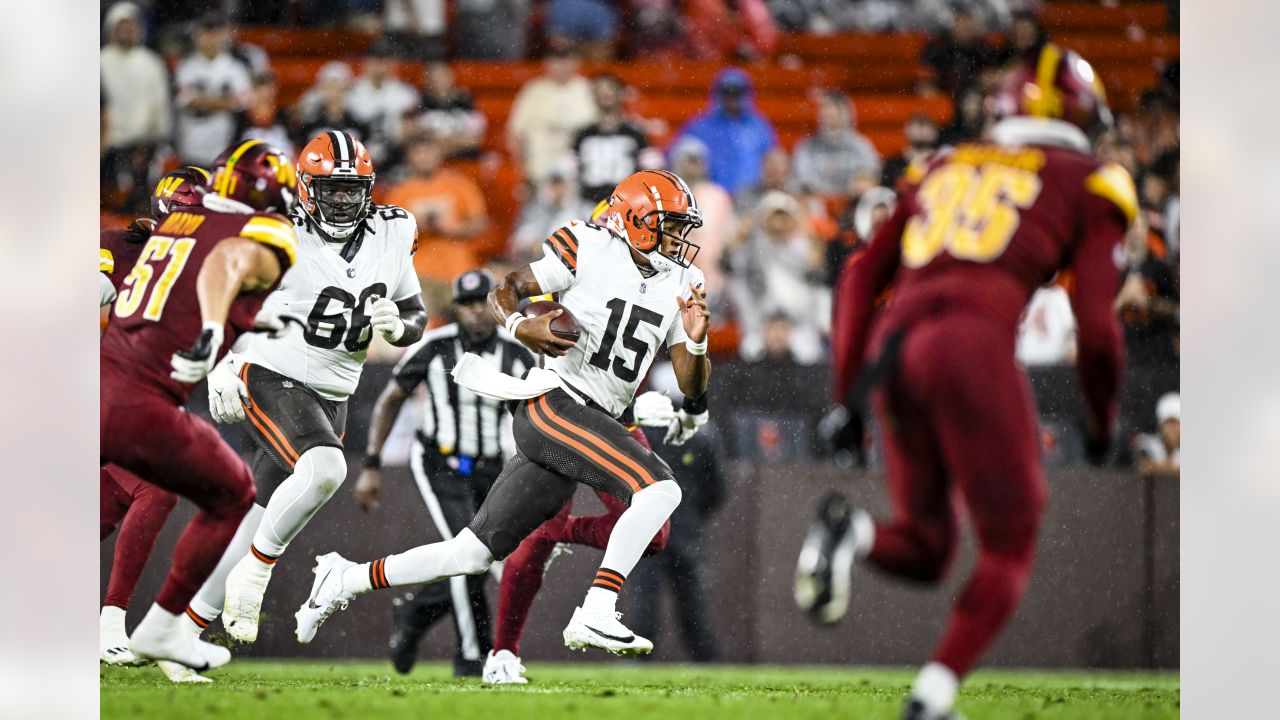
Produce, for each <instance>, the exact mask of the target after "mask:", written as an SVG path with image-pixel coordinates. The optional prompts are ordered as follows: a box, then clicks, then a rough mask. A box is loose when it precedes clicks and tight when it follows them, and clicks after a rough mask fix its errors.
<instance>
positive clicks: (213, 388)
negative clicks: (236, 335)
mask: <svg viewBox="0 0 1280 720" xmlns="http://www.w3.org/2000/svg"><path fill="white" fill-rule="evenodd" d="M248 402H249V390H248V388H246V387H245V386H244V381H243V380H241V379H240V376H239V375H236V362H235V358H234V357H232V356H231V355H227V357H226V358H225V359H223V361H222V362H220V363H218V364H217V365H215V366H214V368H213V371H212V372H210V373H209V414H210V415H211V416H213V419H214V421H215V422H220V423H237V422H241V421H243V420H244V408H245V404H246V403H248Z"/></svg>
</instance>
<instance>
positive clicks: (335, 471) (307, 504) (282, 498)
mask: <svg viewBox="0 0 1280 720" xmlns="http://www.w3.org/2000/svg"><path fill="white" fill-rule="evenodd" d="M346 477H347V461H346V458H344V457H343V455H342V451H341V450H339V449H338V448H336V447H331V446H328V445H323V446H320V447H314V448H311V449H310V450H308V451H306V452H304V453H302V457H300V458H298V462H296V463H294V466H293V474H292V475H290V476H289V477H288V478H286V479H285V481H284V482H282V483H280V487H278V488H276V491H275V493H274V494H273V495H272V496H271V501H270V502H268V503H267V510H266V513H265V514H264V515H263V517H262V523H261V524H260V525H259V526H258V531H257V533H256V534H255V535H254V536H253V546H254V547H256V548H257V549H258V550H260V551H262V552H263V553H264V554H266V555H270V556H272V557H279V556H280V555H282V554H283V553H284V550H285V548H287V547H288V546H289V543H290V542H293V539H294V538H295V537H297V536H298V533H300V532H302V528H304V527H306V526H307V522H308V521H310V520H311V518H312V516H314V515H315V514H316V512H317V511H319V510H320V508H322V507H324V504H325V503H326V502H328V501H329V498H331V497H333V494H334V493H335V492H337V491H338V487H339V486H341V485H342V481H343V480H345V479H346Z"/></svg>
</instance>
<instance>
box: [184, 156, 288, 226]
mask: <svg viewBox="0 0 1280 720" xmlns="http://www.w3.org/2000/svg"><path fill="white" fill-rule="evenodd" d="M297 193H298V175H297V173H296V172H295V171H294V169H293V162H292V161H291V160H289V158H287V157H285V154H284V153H283V152H281V151H280V148H278V147H276V146H275V145H272V144H270V143H265V142H263V141H261V140H246V141H244V142H241V143H236V144H234V145H232V146H231V147H229V148H227V149H226V150H224V151H223V152H222V154H221V155H219V156H218V159H217V160H214V161H213V168H212V170H211V179H210V180H209V189H208V191H207V192H206V195H212V196H216V197H219V198H225V199H226V200H230V201H233V202H234V203H238V204H240V205H242V206H247V207H248V208H250V209H252V210H256V211H259V212H277V213H282V214H287V213H288V212H289V211H290V210H291V209H292V208H293V203H294V200H295V199H296V198H297Z"/></svg>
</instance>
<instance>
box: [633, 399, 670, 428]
mask: <svg viewBox="0 0 1280 720" xmlns="http://www.w3.org/2000/svg"><path fill="white" fill-rule="evenodd" d="M634 412H635V416H636V424H637V425H644V426H645V427H660V428H665V427H670V426H671V423H672V421H674V420H675V419H676V409H675V406H674V405H672V404H671V398H669V397H667V396H666V395H663V394H662V393H660V392H657V391H656V390H650V391H649V392H647V393H644V394H642V395H640V397H637V398H636V404H635V408H634Z"/></svg>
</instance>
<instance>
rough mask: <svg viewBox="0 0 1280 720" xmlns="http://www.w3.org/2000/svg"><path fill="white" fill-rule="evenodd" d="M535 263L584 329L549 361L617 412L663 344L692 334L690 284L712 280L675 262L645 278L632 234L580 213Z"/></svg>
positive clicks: (544, 283)
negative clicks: (684, 317)
mask: <svg viewBox="0 0 1280 720" xmlns="http://www.w3.org/2000/svg"><path fill="white" fill-rule="evenodd" d="M529 267H530V269H532V270H533V276H534V277H535V278H536V279H537V280H538V285H539V286H540V287H541V288H542V290H543V292H547V293H559V294H560V304H561V305H564V306H565V307H566V308H567V309H568V310H569V312H571V313H573V316H574V317H575V318H577V320H578V327H579V328H580V329H581V331H582V336H581V337H580V338H579V339H578V344H577V345H575V346H574V347H573V348H572V349H570V350H569V352H568V353H567V354H565V355H563V356H561V357H558V358H547V360H546V367H547V368H549V369H551V370H554V371H555V372H556V373H557V374H559V375H560V377H561V378H563V379H564V380H565V381H566V382H567V383H568V384H569V385H570V386H572V387H573V388H575V389H577V390H578V391H580V392H582V393H584V394H586V395H587V396H589V397H590V398H591V399H592V400H593V401H595V402H596V403H597V404H598V405H600V406H601V407H603V408H604V409H605V410H607V411H608V412H610V413H612V414H613V416H614V417H618V416H619V415H621V414H622V411H623V410H625V409H626V407H627V405H629V404H631V400H632V398H634V397H635V394H636V388H637V387H638V386H639V385H640V382H641V381H643V380H644V378H645V375H646V374H647V373H648V372H649V366H650V365H651V364H652V363H653V359H654V356H655V355H657V353H658V348H659V346H660V345H661V344H663V343H665V344H666V346H667V347H671V346H672V345H675V344H676V343H682V342H684V341H685V340H686V339H688V335H686V334H685V331H684V323H683V322H682V321H681V320H680V307H679V305H678V304H677V302H676V298H677V297H679V298H682V299H684V300H688V299H689V297H690V296H691V295H692V291H691V290H690V289H689V285H690V284H692V285H694V286H695V287H702V286H703V283H704V280H703V276H702V271H701V270H699V269H698V268H697V267H694V266H692V265H691V266H690V267H688V268H682V267H680V266H679V265H675V264H674V263H672V269H671V270H669V271H666V272H658V273H655V274H654V275H653V276H651V277H645V276H644V275H642V274H641V272H640V269H639V268H638V267H636V264H635V262H634V261H633V260H632V259H631V250H630V248H629V246H628V245H627V241H626V240H624V239H622V238H621V237H619V236H617V235H614V234H613V233H612V232H610V231H609V230H607V229H605V228H603V227H600V226H599V225H594V224H591V223H586V222H581V221H577V220H575V221H573V222H571V223H569V225H568V226H567V227H564V228H561V229H560V230H557V231H556V232H555V233H552V236H551V237H550V238H548V240H547V242H546V243H544V244H543V257H542V259H541V260H538V261H536V262H534V263H532V264H531V265H530V266H529Z"/></svg>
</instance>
